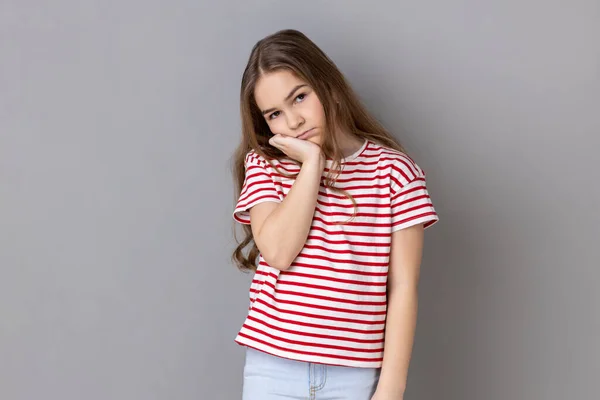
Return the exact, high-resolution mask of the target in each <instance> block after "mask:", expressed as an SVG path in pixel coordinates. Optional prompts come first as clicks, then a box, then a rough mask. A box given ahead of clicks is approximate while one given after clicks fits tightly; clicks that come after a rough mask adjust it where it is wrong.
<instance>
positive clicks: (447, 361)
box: [0, 0, 600, 400]
mask: <svg viewBox="0 0 600 400" xmlns="http://www.w3.org/2000/svg"><path fill="white" fill-rule="evenodd" d="M288 27H291V28H297V29H300V30H302V31H304V32H305V33H306V34H308V35H309V37H311V38H312V39H314V40H315V41H316V42H317V43H318V44H319V45H320V46H321V47H322V48H323V49H324V50H325V51H326V52H327V53H328V54H329V55H330V56H331V57H332V58H333V59H334V60H335V61H336V62H337V63H338V65H339V66H340V68H341V69H342V71H343V72H344V73H345V74H346V75H347V76H348V78H349V79H350V81H351V82H352V83H353V84H354V86H355V88H356V90H357V91H358V92H359V93H360V95H361V96H362V98H363V99H364V101H365V103H366V104H367V105H368V107H369V108H370V109H371V110H372V111H373V112H374V113H375V115H376V116H377V117H378V118H380V119H381V120H382V121H383V122H384V123H385V124H386V125H387V126H388V127H389V128H390V129H391V130H392V131H394V132H395V133H397V135H398V137H399V138H400V139H401V140H402V142H403V143H404V144H405V145H406V147H407V148H408V150H409V151H410V153H411V154H412V156H413V157H414V158H416V159H417V161H418V162H419V163H420V164H421V166H422V167H423V168H425V170H426V171H427V172H428V176H429V189H430V191H431V194H432V197H433V200H434V202H435V204H436V207H437V210H438V211H439V214H440V217H441V221H440V223H439V224H438V225H436V226H435V227H434V228H432V229H431V231H428V232H427V243H426V250H425V257H424V261H423V273H422V280H421V286H420V288H421V292H420V296H421V303H420V314H419V325H418V331H417V339H416V345H415V350H414V355H413V362H412V368H411V371H410V376H409V389H408V394H407V396H406V398H407V400H408V399H421V400H429V399H431V400H434V399H442V398H443V399H446V400H459V399H460V400H467V399H469V400H481V399H486V400H505V399H527V400H533V399H540V400H541V399H544V400H549V399H557V400H558V399H565V398H577V399H591V398H595V397H597V393H596V392H597V390H596V388H597V379H598V378H597V375H598V372H600V346H599V345H598V337H599V335H600V326H599V325H600V313H599V305H600V304H599V303H600V294H599V292H598V290H597V287H596V286H597V283H598V280H599V279H600V272H599V268H598V267H599V266H600V261H599V260H600V254H599V248H600V245H599V244H600V243H599V242H600V240H599V239H600V230H599V226H600V224H599V223H600V212H599V210H598V205H599V204H600V189H599V185H598V184H597V179H598V173H599V172H600V169H599V168H598V161H599V159H600V158H599V157H598V147H599V146H600V139H599V138H598V136H599V135H598V134H599V133H600V120H599V115H600V112H599V111H600V76H599V70H600V46H599V40H598V38H600V4H599V2H598V1H584V0H573V1H570V2H565V1H562V2H559V1H550V2H548V1H541V0H539V1H535V0H519V1H516V0H514V1H500V0H496V1H488V2H481V1H475V0H471V1H455V2H446V1H441V0H438V1H429V2H417V1H413V2H406V1H401V2H398V1H376V2H374V3H371V4H370V5H369V4H368V2H358V1H356V2H348V1H327V2H326V1H304V2H281V1H255V2H245V1H237V2H233V1H221V2H219V3H217V2H208V1H204V2H199V1H192V0H172V1H169V2H167V1H162V2H160V1H141V0H137V1H136V0H119V1H98V2H91V1H74V0H73V1H67V0H56V1H53V2H42V1H30V0H29V1H27V0H25V1H24V0H19V1H17V0H3V1H2V3H1V4H0V246H1V248H0V398H2V399H3V400H24V399H27V400H29V399H41V398H43V399H61V400H64V399H73V400H75V399H87V400H95V399H98V400H100V399H103V400H104V399H119V400H121V399H123V400H133V399H140V400H142V399H143V400H151V399H182V400H183V399H190V400H191V399H238V398H239V397H240V396H239V393H240V389H241V368H242V365H243V351H242V349H241V348H239V347H238V346H237V345H235V344H234V343H233V338H234V336H235V334H236V332H237V329H238V328H239V327H240V325H241V323H242V321H243V318H244V316H245V312H246V307H247V288H248V282H249V279H250V276H248V275H244V274H241V273H239V272H237V270H235V268H234V267H233V266H232V265H231V263H230V261H229V253H230V251H231V249H232V247H233V240H232V237H231V226H232V223H231V211H232V206H233V185H232V180H231V177H230V173H229V169H228V168H229V157H230V155H231V153H232V151H233V149H234V147H235V145H236V142H237V140H238V137H239V127H240V124H239V117H238V90H239V81H240V77H241V73H242V69H243V67H244V64H245V61H246V60H247V56H248V54H249V51H250V48H251V46H252V45H253V44H254V43H255V42H256V41H257V40H258V39H260V38H261V37H263V36H264V35H267V34H269V33H272V32H274V31H276V30H278V29H282V28H288Z"/></svg>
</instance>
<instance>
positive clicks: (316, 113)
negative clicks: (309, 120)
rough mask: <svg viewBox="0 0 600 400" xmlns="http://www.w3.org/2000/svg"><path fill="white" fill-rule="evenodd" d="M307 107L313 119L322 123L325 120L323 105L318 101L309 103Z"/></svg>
mask: <svg viewBox="0 0 600 400" xmlns="http://www.w3.org/2000/svg"><path fill="white" fill-rule="evenodd" d="M315 97H316V96H315ZM308 106H309V108H310V113H311V115H312V117H313V118H314V119H316V120H318V121H322V120H324V119H325V110H323V105H322V104H321V102H320V101H319V100H313V101H311V103H310V104H309V105H308Z"/></svg>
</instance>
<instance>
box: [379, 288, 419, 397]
mask: <svg viewBox="0 0 600 400" xmlns="http://www.w3.org/2000/svg"><path fill="white" fill-rule="evenodd" d="M417 310H418V290H417V287H416V286H415V285H396V287H394V288H393V289H391V290H390V291H389V294H388V309H387V319H386V327H385V349H384V356H383V365H382V369H381V375H380V378H379V383H378V386H377V391H378V392H384V393H388V394H390V395H392V396H393V397H394V398H401V397H402V395H403V394H404V390H405V388H406V379H407V376H408V367H409V364H410V358H411V354H412V348H413V342H414V335H415V329H416V323H417Z"/></svg>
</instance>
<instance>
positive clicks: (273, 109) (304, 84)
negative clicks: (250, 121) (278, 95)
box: [261, 83, 308, 115]
mask: <svg viewBox="0 0 600 400" xmlns="http://www.w3.org/2000/svg"><path fill="white" fill-rule="evenodd" d="M304 86H308V85H307V84H306V83H303V84H301V85H298V86H296V87H295V88H293V89H292V91H291V92H290V94H288V95H287V97H286V98H285V99H284V101H288V100H289V99H290V97H292V96H293V95H294V93H296V91H297V90H298V89H300V88H301V87H304ZM275 110H276V109H275V108H269V109H268V110H263V111H261V112H262V115H265V114H268V113H270V112H271V111H275Z"/></svg>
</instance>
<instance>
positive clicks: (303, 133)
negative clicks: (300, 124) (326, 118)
mask: <svg viewBox="0 0 600 400" xmlns="http://www.w3.org/2000/svg"><path fill="white" fill-rule="evenodd" d="M313 129H315V128H311V129H309V130H307V131H304V132H302V133H301V134H300V135H298V136H296V138H297V139H304V138H305V137H306V136H308V135H310V133H311V132H312V131H313Z"/></svg>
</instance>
